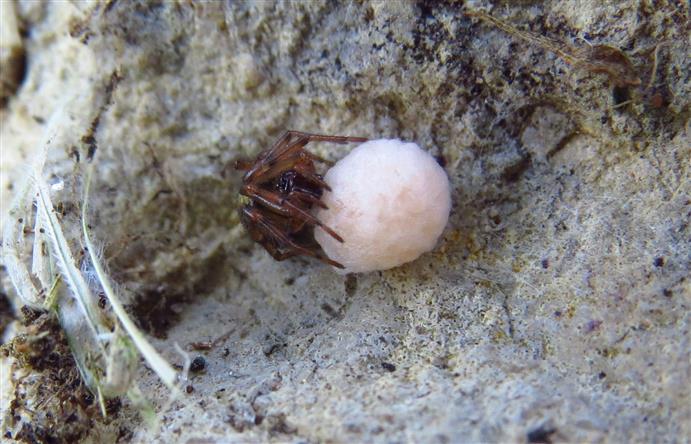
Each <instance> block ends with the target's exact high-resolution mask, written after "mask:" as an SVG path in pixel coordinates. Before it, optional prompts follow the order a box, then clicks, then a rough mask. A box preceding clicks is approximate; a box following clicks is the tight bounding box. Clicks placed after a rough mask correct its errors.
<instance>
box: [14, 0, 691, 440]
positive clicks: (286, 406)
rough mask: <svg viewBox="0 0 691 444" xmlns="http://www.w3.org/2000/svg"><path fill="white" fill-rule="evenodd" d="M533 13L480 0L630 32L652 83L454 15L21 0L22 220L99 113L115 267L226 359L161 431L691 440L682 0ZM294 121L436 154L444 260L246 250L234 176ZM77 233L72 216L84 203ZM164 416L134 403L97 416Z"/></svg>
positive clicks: (595, 39)
mask: <svg viewBox="0 0 691 444" xmlns="http://www.w3.org/2000/svg"><path fill="white" fill-rule="evenodd" d="M517 3H520V6H519V5H516V6H513V3H512V2H497V5H498V6H497V7H492V4H491V3H489V2H482V1H480V2H470V4H469V7H470V8H471V9H482V8H484V9H487V10H488V11H489V12H491V13H492V14H493V15H494V16H496V17H498V18H500V19H502V20H504V21H506V22H509V23H512V24H514V25H515V26H518V27H519V28H522V29H529V30H531V31H532V32H535V33H538V34H544V35H547V36H549V37H551V38H553V39H556V40H559V41H561V42H564V43H567V44H568V45H572V46H584V45H587V44H589V43H590V44H608V45H612V46H615V47H619V48H621V49H622V50H624V51H625V53H626V54H627V55H628V56H629V57H630V58H631V60H632V63H633V64H634V66H635V67H636V68H637V70H638V71H637V72H638V73H639V75H640V77H641V80H642V83H641V85H640V86H639V87H635V88H630V89H628V90H621V89H614V88H613V87H612V86H611V85H610V83H609V82H608V79H607V77H606V76H604V75H602V74H593V73H591V72H589V71H587V70H583V69H580V68H578V67H574V66H570V65H568V64H566V63H565V62H564V61H563V60H561V59H559V58H558V57H556V56H555V55H554V54H552V53H550V52H547V51H545V50H544V49H543V48H540V47H539V46H536V45H533V44H530V43H527V42H525V41H523V40H519V39H516V38H515V37H511V36H509V35H508V34H506V33H505V32H504V31H501V30H499V29H497V28H495V27H492V26H491V25H488V24H485V23H482V22H479V21H478V20H477V19H470V18H468V17H465V16H464V15H463V14H462V12H461V6H462V5H461V4H454V5H441V4H440V5H438V6H424V5H423V6H419V5H415V4H412V3H404V2H372V3H370V2H363V3H362V4H355V3H352V4H341V5H338V4H337V3H328V4H325V3H321V2H306V3H303V4H289V3H281V4H277V5H274V4H273V2H246V3H243V2H238V3H235V4H234V5H233V6H232V7H229V6H224V5H223V4H221V3H203V4H202V3H196V4H187V3H182V4H175V3H172V2H163V3H160V4H158V3H153V2H152V3H147V4H146V5H137V4H133V3H130V2H110V3H108V4H107V5H101V6H100V7H98V8H95V9H94V8H92V6H90V5H88V4H77V5H76V6H75V5H72V4H69V3H66V2H52V3H45V4H39V3H37V2H25V3H20V4H19V5H18V6H17V8H16V9H17V14H18V15H19V23H20V28H21V29H23V30H24V32H23V35H24V39H23V44H24V49H25V53H26V57H27V70H26V78H25V79H24V81H23V83H22V85H21V86H20V89H19V90H18V92H17V94H16V95H15V96H14V97H11V98H10V99H9V102H8V105H7V108H6V109H4V110H3V111H2V116H1V118H2V130H1V131H2V132H1V136H2V140H1V143H2V148H1V149H2V175H3V177H2V187H3V188H2V206H3V210H4V209H5V208H6V205H7V201H8V199H9V198H10V197H11V195H12V193H11V189H9V188H8V187H11V186H12V185H13V184H15V183H16V182H18V181H19V180H20V179H21V175H22V172H23V171H24V170H23V167H22V162H24V161H26V160H29V159H31V158H32V156H33V155H34V153H35V152H36V150H37V149H40V148H41V146H42V145H41V143H42V142H41V141H42V140H44V139H46V138H49V139H50V140H51V144H50V149H49V165H48V173H49V174H54V175H56V176H57V177H61V178H64V179H65V181H66V185H67V186H66V187H65V189H64V194H63V195H62V196H58V197H56V200H60V201H62V202H63V203H64V204H65V205H66V207H67V208H69V206H70V204H71V203H74V204H78V203H79V199H78V196H79V193H78V192H75V189H76V190H78V189H79V181H72V180H71V177H72V175H73V174H75V173H76V172H78V171H79V170H80V168H82V166H83V165H84V163H85V161H86V160H87V157H88V154H89V146H88V145H89V144H88V143H85V142H84V140H83V139H82V137H83V135H84V134H85V133H87V131H88V128H89V126H90V125H91V123H92V122H93V119H94V118H95V116H97V115H98V114H99V110H102V109H103V110H104V111H103V113H102V116H101V118H100V123H99V125H97V131H96V133H95V140H96V142H97V149H96V151H95V156H94V160H93V162H96V164H97V166H98V172H99V174H98V178H97V179H96V183H95V184H94V187H93V191H92V196H93V202H92V204H91V206H92V208H93V216H92V218H93V220H94V236H95V237H96V238H97V239H99V240H100V242H101V243H103V244H104V246H105V251H104V257H105V258H106V259H107V261H108V264H109V269H110V271H111V273H112V275H113V277H114V279H115V280H116V281H117V282H118V283H119V284H120V286H121V290H122V291H124V292H126V293H127V295H128V297H129V300H130V302H131V308H132V312H133V313H134V314H135V315H136V316H137V317H138V318H139V319H140V322H141V325H143V326H144V327H145V328H147V329H149V331H150V332H151V333H152V334H155V335H156V336H157V337H158V338H159V339H157V340H156V341H155V344H156V346H157V347H158V348H159V349H160V350H161V351H162V352H163V353H164V354H165V355H166V356H167V357H168V358H169V359H171V360H173V361H176V362H181V360H180V357H179V355H177V354H176V352H175V349H174V344H175V343H176V342H177V343H179V344H180V345H181V346H183V347H184V348H186V349H187V350H191V342H193V341H212V343H213V344H212V345H213V346H212V348H211V349H210V350H207V351H194V352H192V353H193V355H196V354H202V355H204V356H205V358H206V362H207V366H206V369H205V370H204V371H203V372H201V373H197V374H194V375H192V377H191V381H190V385H191V386H192V387H193V391H192V392H191V393H189V394H187V395H186V397H185V399H184V400H183V401H181V402H177V403H176V404H175V405H174V406H173V409H172V410H171V411H167V412H165V413H164V414H163V415H162V427H161V428H160V430H157V431H156V432H155V433H156V434H157V436H159V437H160V439H161V441H162V442H171V441H172V440H175V441H179V442H185V441H186V440H191V441H190V442H214V441H215V440H219V441H220V440H221V438H223V439H224V440H228V439H234V440H247V441H255V440H265V439H273V440H275V441H296V442H297V441H310V442H317V441H336V442H352V441H376V442H391V441H399V442H400V441H428V442H449V441H454V442H456V441H510V440H517V441H522V440H529V439H530V440H537V439H538V438H542V439H544V438H545V437H547V438H549V437H551V438H552V439H557V440H568V441H579V442H583V441H597V440H611V441H677V440H682V441H683V440H684V439H685V438H684V437H688V436H691V430H690V424H691V411H690V407H689V406H690V405H691V402H690V394H689V386H690V384H689V381H690V379H691V374H690V373H691V364H689V362H690V358H691V357H690V355H689V350H690V349H691V347H690V344H689V304H691V291H690V288H689V281H688V275H689V265H690V249H689V237H690V233H689V225H688V221H689V213H690V203H689V202H690V201H689V191H690V190H689V188H690V185H689V170H688V168H689V165H690V164H691V152H690V149H689V138H690V135H689V123H688V118H689V77H688V76H689V72H691V70H690V69H689V68H690V61H689V53H688V34H686V33H687V30H686V23H688V14H689V11H688V5H686V4H685V3H683V2H680V3H672V2H669V3H666V2H662V4H660V5H656V6H654V7H653V6H652V5H647V3H646V2H643V3H639V2H619V3H617V4H611V5H608V6H600V2H589V1H585V2H570V1H564V2H562V1H559V2H547V3H544V4H542V3H540V2H530V1H526V2H517ZM658 44H659V45H660V46H657V45H658ZM656 47H657V48H658V49H657V51H656ZM115 70H117V71H118V72H119V74H120V76H121V78H122V79H121V80H120V82H119V84H118V86H117V88H116V89H115V91H114V93H113V96H112V104H111V105H110V106H108V107H104V103H105V102H106V101H107V100H106V99H107V97H106V96H107V94H106V92H105V90H106V85H107V83H108V79H109V78H111V74H112V73H113V71H115ZM653 75H654V77H653ZM629 99H630V100H631V102H630V103H627V102H626V101H627V100H629ZM291 128H292V129H299V130H304V131H313V132H322V133H331V134H353V135H364V136H368V137H377V138H379V137H387V138H401V139H405V140H414V141H417V142H418V143H419V144H420V145H421V146H424V147H427V148H429V150H430V152H431V153H432V154H433V155H435V156H440V157H441V158H443V159H444V160H445V162H446V167H445V168H446V171H447V173H448V174H449V177H450V179H451V183H452V189H453V192H452V199H453V206H452V215H451V221H450V224H449V227H448V229H447V231H446V232H445V234H444V236H443V239H442V241H441V244H440V247H439V248H438V249H437V251H436V252H434V253H431V254H427V255H425V256H423V257H422V258H421V259H420V260H418V261H415V262H413V263H411V264H408V265H405V266H403V267H401V268H398V269H394V270H391V271H387V272H382V273H372V274H366V275H357V276H347V277H343V276H339V275H336V274H334V273H333V272H332V271H331V270H330V269H329V268H328V267H326V266H324V265H322V264H320V263H317V262H316V261H311V260H301V259H297V260H290V261H286V262H282V263H277V262H274V261H273V260H272V259H271V258H270V257H269V256H268V255H267V253H266V252H264V250H263V249H261V248H260V247H258V246H256V245H253V244H252V243H251V242H250V241H249V240H248V239H247V237H246V236H245V235H244V233H243V231H242V228H241V227H240V226H239V225H238V220H237V216H236V214H235V208H236V206H237V198H236V191H237V189H238V186H239V181H240V177H239V175H238V174H237V173H235V172H232V171H230V169H229V168H228V167H227V165H229V162H231V161H232V160H233V159H235V158H236V157H238V156H252V155H255V154H256V153H257V152H258V151H259V150H261V149H264V148H266V147H267V146H268V144H270V143H271V142H272V140H273V139H274V138H275V137H276V136H277V135H278V134H279V133H280V132H281V131H282V130H284V129H291ZM91 149H92V150H93V147H92V148H91ZM313 149H314V150H315V151H316V152H317V153H319V154H320V155H323V156H325V157H327V158H330V159H334V160H335V159H338V158H340V157H342V156H343V155H344V154H345V153H346V152H347V151H348V149H349V147H348V146H342V147H341V146H337V147H334V146H333V145H329V146H328V147H327V146H326V145H324V146H319V145H316V146H315V147H314V148H313ZM77 160H79V163H77ZM63 222H64V223H65V224H69V223H72V224H73V225H74V231H75V233H77V232H78V220H77V217H76V213H74V214H72V215H70V213H69V212H68V213H67V214H66V216H65V219H64V220H63ZM5 223H6V221H5ZM2 368H3V371H5V370H7V369H8V366H7V362H6V361H5V362H3V367H2ZM5 376H6V375H5ZM140 377H141V380H140V383H141V384H142V385H143V387H144V388H145V391H146V392H147V393H148V394H149V395H151V394H152V393H153V394H155V396H154V397H155V398H156V397H158V399H159V400H161V401H163V400H165V389H164V388H162V387H161V386H160V384H159V382H158V381H157V380H156V379H155V377H154V376H153V375H152V374H151V373H150V372H148V371H145V370H143V371H142V373H141V375H140ZM2 381H3V382H7V380H6V378H5V377H3V378H2ZM8 390H11V388H8V387H7V384H4V385H3V398H2V399H3V406H2V407H3V409H4V408H6V406H7V403H6V402H5V400H7V399H8V397H7V393H8ZM146 430H147V429H146V427H145V426H144V424H143V423H141V422H139V420H137V419H136V415H135V414H134V412H133V410H132V409H130V408H128V406H127V404H125V406H124V408H123V413H121V415H120V416H119V417H118V418H116V419H115V420H114V421H113V422H111V423H110V424H108V425H103V424H100V423H98V422H97V423H96V425H95V426H94V429H93V431H92V433H93V436H95V437H97V438H98V439H101V440H108V439H113V437H115V436H118V434H119V435H120V436H123V437H128V436H131V437H132V439H135V440H145V434H146ZM2 432H3V434H4V433H5V430H3V431H2ZM107 437H110V438H107Z"/></svg>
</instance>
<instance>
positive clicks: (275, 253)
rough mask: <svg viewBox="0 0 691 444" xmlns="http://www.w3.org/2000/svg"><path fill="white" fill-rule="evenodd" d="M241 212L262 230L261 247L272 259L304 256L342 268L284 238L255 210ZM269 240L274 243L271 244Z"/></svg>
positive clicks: (338, 264)
mask: <svg viewBox="0 0 691 444" xmlns="http://www.w3.org/2000/svg"><path fill="white" fill-rule="evenodd" d="M243 212H244V214H245V215H246V216H247V217H248V218H249V219H250V220H252V222H254V224H255V225H256V226H257V227H259V229H261V230H262V232H263V234H264V239H265V242H262V245H263V246H264V248H265V249H266V251H268V252H269V254H271V256H272V257H273V258H274V259H276V260H278V261H281V260H284V259H287V258H289V257H292V256H298V255H305V256H312V257H314V258H316V259H319V260H320V261H322V262H324V263H327V264H329V265H333V266H334V267H337V268H344V267H343V265H341V264H340V263H338V262H336V261H334V260H332V259H329V258H328V257H326V256H324V255H322V254H320V253H318V252H316V251H312V250H310V249H307V248H305V247H303V246H301V245H298V244H296V243H295V242H293V240H292V239H290V238H289V237H288V236H286V235H285V233H283V232H282V231H281V230H280V229H279V228H277V227H275V226H274V225H273V224H272V223H271V221H270V220H268V219H267V218H265V217H264V216H263V215H262V214H261V212H259V211H257V210H256V209H253V208H245V209H243ZM271 240H273V241H274V242H271ZM279 244H281V245H285V247H286V248H287V251H284V252H281V251H280V250H279V247H278V246H277V245H279Z"/></svg>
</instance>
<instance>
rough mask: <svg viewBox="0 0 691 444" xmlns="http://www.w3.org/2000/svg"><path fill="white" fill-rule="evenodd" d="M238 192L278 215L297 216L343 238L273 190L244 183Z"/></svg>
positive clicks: (332, 234)
mask: <svg viewBox="0 0 691 444" xmlns="http://www.w3.org/2000/svg"><path fill="white" fill-rule="evenodd" d="M240 193H241V194H244V195H245V196H247V197H249V198H250V199H252V200H253V201H255V202H257V203H258V204H260V205H262V206H264V207H266V208H267V209H269V210H272V211H274V212H276V213H278V214H280V215H283V216H286V217H299V218H300V219H302V220H304V221H306V222H307V223H309V224H310V225H318V226H319V227H321V229H322V230H324V231H326V232H327V233H329V235H330V236H331V237H333V238H334V239H336V240H337V241H339V242H343V238H342V237H341V236H339V235H338V234H336V232H335V231H334V230H332V229H331V228H329V227H327V226H326V225H324V224H323V223H321V221H319V219H317V218H316V217H314V216H312V215H311V214H310V213H308V212H306V211H305V210H303V209H302V208H300V207H298V206H297V205H295V204H294V203H292V202H291V201H289V200H288V199H286V198H284V197H281V196H280V195H278V194H276V193H274V192H271V191H267V190H262V189H261V188H259V187H257V186H255V185H252V184H246V185H244V186H243V187H242V189H241V190H240Z"/></svg>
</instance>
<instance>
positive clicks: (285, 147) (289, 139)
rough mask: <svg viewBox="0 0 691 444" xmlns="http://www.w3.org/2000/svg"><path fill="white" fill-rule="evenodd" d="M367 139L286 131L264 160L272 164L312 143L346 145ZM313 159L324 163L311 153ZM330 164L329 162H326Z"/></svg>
mask: <svg viewBox="0 0 691 444" xmlns="http://www.w3.org/2000/svg"><path fill="white" fill-rule="evenodd" d="M366 141H367V139H366V138H365V137H349V136H328V135H325V134H312V133H303V132H301V131H286V132H285V133H283V134H282V135H281V137H279V138H278V140H276V142H275V143H274V144H273V145H272V146H271V148H270V149H269V150H268V154H267V155H266V157H265V158H263V159H262V161H263V163H268V164H272V163H274V162H276V161H277V160H278V159H279V158H281V157H285V156H289V155H291V154H293V153H294V152H296V151H299V150H302V149H303V148H304V147H305V145H307V144H308V143H310V142H332V143H339V144H346V143H351V142H366ZM308 155H309V156H312V158H313V159H315V160H319V161H323V160H324V159H321V158H320V157H319V156H316V155H315V154H312V153H309V154H308ZM326 163H328V162H326Z"/></svg>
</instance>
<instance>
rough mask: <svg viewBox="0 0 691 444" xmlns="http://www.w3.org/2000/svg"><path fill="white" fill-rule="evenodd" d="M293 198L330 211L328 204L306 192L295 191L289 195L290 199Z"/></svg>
mask: <svg viewBox="0 0 691 444" xmlns="http://www.w3.org/2000/svg"><path fill="white" fill-rule="evenodd" d="M292 197H295V198H297V199H300V200H302V201H303V202H307V203H309V204H312V205H317V206H319V207H321V208H323V209H325V210H328V209H329V207H327V206H326V204H325V203H324V202H322V201H321V199H319V198H318V197H317V196H315V195H313V194H311V193H307V192H305V191H301V190H293V191H291V192H290V193H288V198H289V199H290V198H292Z"/></svg>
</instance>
